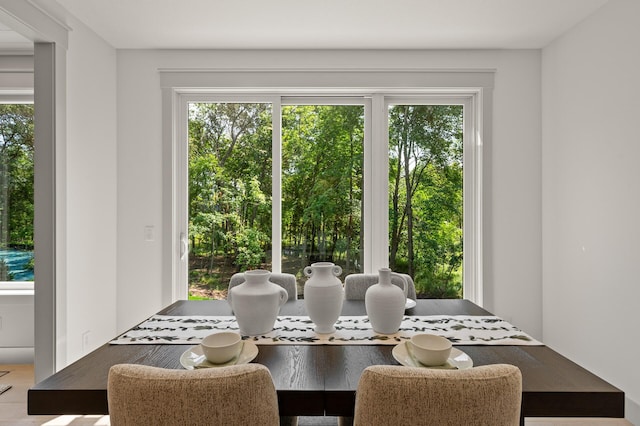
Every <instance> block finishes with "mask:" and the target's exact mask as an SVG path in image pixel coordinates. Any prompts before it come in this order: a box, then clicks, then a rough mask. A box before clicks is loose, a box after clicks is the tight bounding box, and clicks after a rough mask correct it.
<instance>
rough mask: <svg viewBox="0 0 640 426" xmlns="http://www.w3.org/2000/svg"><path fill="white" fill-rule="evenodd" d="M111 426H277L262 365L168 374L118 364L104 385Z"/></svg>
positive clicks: (266, 372) (275, 407)
mask: <svg viewBox="0 0 640 426" xmlns="http://www.w3.org/2000/svg"><path fill="white" fill-rule="evenodd" d="M107 398H108V401H109V415H110V418H111V425H112V426H128V425H131V426H134V425H135V426H145V425H149V426H158V425H167V426H169V425H171V426H174V425H225V426H226V425H237V426H244V425H258V424H259V425H278V424H279V420H278V398H277V395H276V390H275V386H274V385H273V380H272V378H271V374H270V373H269V370H268V369H267V367H265V366H263V365H261V364H246V365H234V366H230V367H221V368H209V369H201V370H169V369H164V368H158V367H151V366H147V365H138V364H118V365H114V366H113V367H111V369H110V370H109V381H108V385H107Z"/></svg>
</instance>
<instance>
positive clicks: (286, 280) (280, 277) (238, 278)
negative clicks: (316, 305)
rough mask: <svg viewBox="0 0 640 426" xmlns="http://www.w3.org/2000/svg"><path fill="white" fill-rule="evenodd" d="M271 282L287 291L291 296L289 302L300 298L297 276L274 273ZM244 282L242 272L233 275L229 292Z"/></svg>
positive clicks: (270, 278)
mask: <svg viewBox="0 0 640 426" xmlns="http://www.w3.org/2000/svg"><path fill="white" fill-rule="evenodd" d="M269 281H271V282H272V283H274V284H278V285H279V286H281V287H282V288H284V289H285V290H287V293H288V294H289V299H288V300H296V299H297V298H298V285H297V282H296V276H295V275H293V274H287V273H282V274H275V273H272V274H271V277H269ZM243 282H244V274H243V273H242V272H238V273H236V274H233V276H231V279H230V280H229V290H231V288H232V287H235V286H237V285H240V284H242V283H243Z"/></svg>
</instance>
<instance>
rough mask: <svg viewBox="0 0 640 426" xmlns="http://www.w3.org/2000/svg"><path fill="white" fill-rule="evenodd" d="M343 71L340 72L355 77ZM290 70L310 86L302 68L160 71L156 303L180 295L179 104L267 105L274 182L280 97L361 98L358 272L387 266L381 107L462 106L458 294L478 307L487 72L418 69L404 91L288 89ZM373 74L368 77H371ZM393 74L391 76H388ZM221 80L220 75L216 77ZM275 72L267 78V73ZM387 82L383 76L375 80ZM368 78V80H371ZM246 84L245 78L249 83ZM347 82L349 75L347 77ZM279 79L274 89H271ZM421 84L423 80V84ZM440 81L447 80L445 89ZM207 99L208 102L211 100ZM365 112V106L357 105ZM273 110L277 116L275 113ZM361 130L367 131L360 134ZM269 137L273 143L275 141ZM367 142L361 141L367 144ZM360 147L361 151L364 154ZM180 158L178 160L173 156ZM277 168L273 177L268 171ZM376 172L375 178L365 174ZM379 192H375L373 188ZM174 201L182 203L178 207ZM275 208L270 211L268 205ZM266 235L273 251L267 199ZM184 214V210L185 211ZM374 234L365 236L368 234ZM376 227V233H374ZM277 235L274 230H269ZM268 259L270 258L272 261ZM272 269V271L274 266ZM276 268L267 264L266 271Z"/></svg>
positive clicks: (182, 167) (183, 271)
mask: <svg viewBox="0 0 640 426" xmlns="http://www.w3.org/2000/svg"><path fill="white" fill-rule="evenodd" d="M358 72H360V73H362V74H363V81H364V82H365V83H367V82H369V81H370V80H371V75H372V72H371V71H370V70H368V71H367V70H365V71H358ZM358 72H356V71H350V72H348V73H347V74H349V76H351V77H352V74H354V73H355V74H357V73H358ZM416 72H417V71H415V70H410V71H407V70H404V71H403V70H398V72H397V75H395V76H392V77H391V78H390V80H394V79H398V78H400V76H404V75H405V74H406V73H410V74H414V73H416ZM291 73H294V74H296V75H297V76H298V77H299V78H296V79H293V80H295V81H299V80H300V79H303V80H305V79H308V80H309V83H311V81H312V78H313V76H314V75H315V74H316V73H314V72H305V71H299V70H298V71H295V72H293V71H292V72H288V71H273V72H265V71H259V70H236V71H235V72H229V71H227V70H217V71H216V70H209V71H206V72H205V71H202V72H194V71H193V70H161V86H162V93H163V146H164V148H165V150H164V160H163V161H164V163H163V170H164V171H165V172H164V173H163V179H164V191H165V192H164V200H165V201H164V202H163V209H164V212H165V215H164V219H163V235H165V236H166V237H167V238H166V240H165V241H166V243H165V244H164V249H163V259H164V260H165V261H164V262H163V265H164V266H163V267H164V270H163V277H164V279H163V302H167V303H171V302H173V301H175V300H178V299H186V298H187V297H188V280H187V274H188V265H187V262H186V259H185V258H181V257H180V254H181V250H182V251H184V249H185V247H186V246H185V244H184V237H185V236H186V235H187V234H186V232H187V229H186V227H187V225H186V224H187V220H188V218H186V217H185V213H184V212H185V211H187V210H188V209H187V208H183V212H180V211H178V210H179V209H180V205H182V206H186V205H187V203H186V201H184V200H185V198H184V197H185V196H186V194H184V192H185V191H182V192H183V193H180V191H179V188H186V185H185V186H177V185H178V184H184V183H185V182H186V181H185V179H186V173H187V170H186V164H185V161H186V158H187V157H186V155H185V154H186V152H185V151H186V146H187V142H188V141H187V108H186V105H187V104H188V103H190V102H195V101H212V100H214V99H215V102H224V101H225V100H226V101H229V102H231V101H233V102H236V101H242V102H261V101H264V102H270V103H271V104H272V108H273V116H272V120H273V123H272V124H273V135H274V137H273V140H274V146H273V147H272V148H273V149H272V155H273V171H272V179H274V180H279V179H280V168H281V163H280V156H281V151H280V146H281V141H280V130H281V129H280V114H279V111H280V108H281V105H282V101H283V99H289V98H295V99H296V100H298V99H304V98H312V99H313V101H314V102H315V100H316V99H321V98H330V99H331V98H334V97H336V98H340V97H341V98H345V97H346V98H353V97H361V98H362V99H367V100H368V102H370V110H369V112H370V114H367V113H366V112H365V135H368V136H365V154H364V155H365V158H364V167H365V169H364V187H365V189H364V197H365V212H364V221H365V223H364V226H363V228H364V244H365V247H364V250H365V271H364V272H368V273H371V272H374V271H376V270H377V269H378V268H380V267H384V266H387V265H388V257H389V243H388V238H389V236H388V226H389V224H388V182H387V176H388V115H387V108H388V102H390V101H391V102H395V103H397V102H399V101H400V100H402V101H405V102H427V103H441V104H444V103H446V104H462V105H463V106H464V150H463V161H464V164H465V174H464V184H463V185H464V187H463V200H464V201H463V202H464V207H463V208H464V229H463V235H464V236H463V238H464V260H463V262H464V264H463V265H464V266H463V268H464V269H463V271H464V272H463V273H464V275H463V297H464V298H465V299H469V300H471V301H472V302H474V303H476V304H478V305H480V306H482V305H483V299H484V297H483V293H484V288H483V267H482V265H483V238H482V235H483V198H484V179H483V174H484V169H483V150H484V148H483V147H484V144H485V140H488V139H489V137H488V134H489V133H490V125H489V123H490V118H491V104H492V103H491V101H492V88H493V75H494V71H493V70H475V71H464V72H463V71H458V72H456V71H449V72H445V71H428V70H423V71H421V75H422V76H423V77H425V79H426V80H427V82H426V84H425V82H423V83H422V84H413V85H411V84H410V85H409V86H410V87H406V86H403V87H393V85H391V86H390V85H389V84H379V85H376V87H375V88H371V87H370V86H368V87H366V88H363V87H357V86H353V85H348V87H346V86H341V85H339V84H338V85H336V86H334V87H327V88H317V87H316V86H314V85H312V84H309V85H306V86H302V87H300V86H297V87H289V86H287V84H286V83H285V81H286V80H287V79H288V78H289V77H291V76H290V74H291ZM262 74H268V75H269V76H270V77H272V78H270V79H269V83H268V84H267V85H266V86H263V85H255V86H253V85H252V86H251V87H246V86H243V85H241V84H238V83H239V82H241V81H242V78H243V77H247V76H249V77H255V76H256V75H262ZM325 74H327V78H329V79H340V76H341V75H342V74H343V72H339V71H334V72H329V71H327V72H326V73H325ZM373 74H375V72H373ZM391 74H393V73H391ZM223 75H224V78H223ZM274 75H275V76H274ZM383 77H384V78H383V79H387V80H388V79H389V76H383ZM373 79H375V76H374V78H373ZM249 80H251V79H249ZM349 80H350V81H353V79H352V78H350V79H349ZM274 81H279V82H281V83H282V84H281V85H278V84H273V82H274ZM429 81H431V82H430V83H429ZM446 82H449V84H447V83H446ZM212 102H213V101H212ZM365 108H366V107H365ZM276 111H278V113H276ZM367 130H368V131H367ZM276 139H277V143H276ZM367 139H368V140H367ZM367 148H368V149H367ZM179 154H182V157H181V156H180V155H179ZM276 170H278V173H276ZM372 170H376V173H375V174H374V173H372ZM279 188H280V186H279V184H278V185H277V188H276V185H274V190H273V191H274V192H273V197H274V200H275V199H276V196H277V195H278V194H279V193H278V192H277V191H278V190H279ZM374 188H382V190H374ZM178 201H182V202H181V203H180V202H178ZM276 204H278V207H277V208H276ZM273 209H274V211H273V216H272V218H273V221H274V222H275V221H278V225H277V226H275V224H274V225H272V228H273V235H274V236H277V237H276V239H277V241H274V242H273V243H272V244H273V250H274V251H273V253H280V252H281V250H280V248H281V242H280V238H281V236H280V234H279V232H280V227H279V221H280V215H281V209H280V207H279V203H275V202H274V207H273ZM187 214H188V213H187ZM374 229H375V230H377V232H373V230H374ZM382 230H384V232H382ZM276 231H277V232H276ZM274 260H275V258H274ZM277 268H278V269H279V268H280V265H279V264H278V266H277ZM275 269H276V267H275V264H274V271H275Z"/></svg>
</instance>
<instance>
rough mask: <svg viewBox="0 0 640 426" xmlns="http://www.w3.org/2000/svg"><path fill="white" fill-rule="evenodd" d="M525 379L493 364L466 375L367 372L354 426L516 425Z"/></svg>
mask: <svg viewBox="0 0 640 426" xmlns="http://www.w3.org/2000/svg"><path fill="white" fill-rule="evenodd" d="M521 400H522V375H521V373H520V370H519V369H518V367H515V366H513V365H508V364H493V365H486V366H482V367H476V368H470V369H468V370H459V371H458V370H438V369H428V368H413V367H402V366H397V365H394V366H391V365H375V366H370V367H367V368H366V369H365V370H364V372H363V373H362V376H361V377H360V381H359V382H358V389H357V391H356V405H355V414H354V425H356V426H360V425H361V426H382V425H388V426H392V425H418V424H419V425H422V426H459V425H465V426H474V425H477V426H481V425H492V426H517V425H519V424H520V408H521Z"/></svg>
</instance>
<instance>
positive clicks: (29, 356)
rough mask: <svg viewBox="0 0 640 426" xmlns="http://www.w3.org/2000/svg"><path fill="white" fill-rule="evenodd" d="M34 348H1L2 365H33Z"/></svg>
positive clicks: (0, 360)
mask: <svg viewBox="0 0 640 426" xmlns="http://www.w3.org/2000/svg"><path fill="white" fill-rule="evenodd" d="M33 359H34V351H33V348H0V364H33Z"/></svg>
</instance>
